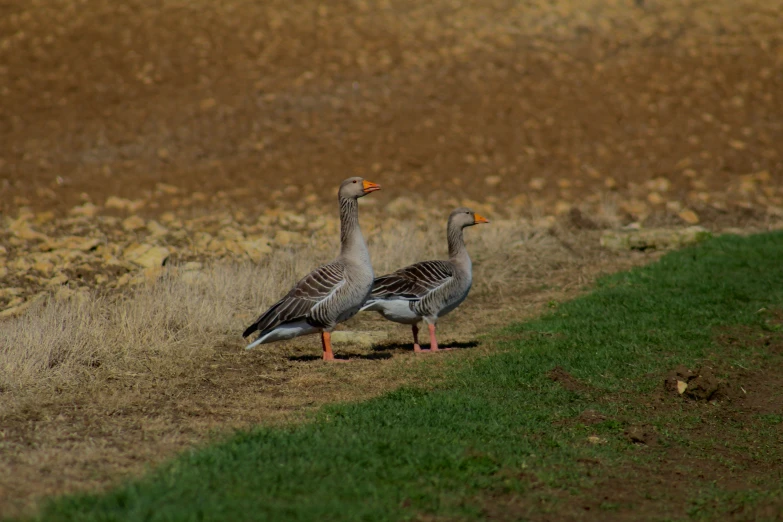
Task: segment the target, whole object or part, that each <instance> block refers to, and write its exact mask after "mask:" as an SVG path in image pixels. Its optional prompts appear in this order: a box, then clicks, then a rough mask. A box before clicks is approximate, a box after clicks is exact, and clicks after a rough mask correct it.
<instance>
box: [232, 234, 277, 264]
mask: <svg viewBox="0 0 783 522" xmlns="http://www.w3.org/2000/svg"><path fill="white" fill-rule="evenodd" d="M239 245H240V246H241V247H242V248H243V249H244V251H245V253H246V254H247V255H248V256H250V257H251V258H252V259H259V258H261V257H263V256H264V255H266V254H269V253H271V252H272V247H271V246H269V241H268V240H267V239H266V238H260V239H245V240H243V241H240V242H239Z"/></svg>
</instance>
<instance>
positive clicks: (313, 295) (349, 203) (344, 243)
mask: <svg viewBox="0 0 783 522" xmlns="http://www.w3.org/2000/svg"><path fill="white" fill-rule="evenodd" d="M380 188H381V187H380V186H379V185H377V184H375V183H373V182H371V181H366V180H363V179H362V178H360V177H354V178H348V179H346V180H345V181H343V182H342V183H341V184H340V189H339V190H338V192H337V196H338V200H339V202H340V255H339V256H337V259H335V260H334V261H332V262H331V263H327V264H325V265H322V266H320V267H318V268H316V269H315V270H313V271H312V272H310V273H309V274H307V275H306V276H305V277H304V278H303V279H302V280H300V281H299V282H298V283H296V285H295V286H294V287H293V288H292V289H291V291H290V292H288V294H286V295H285V297H283V298H282V299H280V300H279V301H278V302H277V303H275V304H274V305H272V307H271V308H269V310H267V311H266V312H264V313H263V314H261V316H260V317H259V318H258V319H257V320H256V321H255V322H254V323H253V324H252V325H250V326H249V327H248V328H247V329H246V330H245V332H244V333H243V334H242V335H243V337H248V336H250V335H252V334H253V333H255V332H260V333H259V335H258V338H256V340H255V341H253V342H252V343H250V344H249V345H247V347H246V348H247V349H248V350H250V349H252V348H255V347H256V346H258V345H261V344H265V343H271V342H274V341H280V340H284V339H292V338H294V337H298V336H300V335H308V334H313V333H318V332H320V333H321V345H322V347H323V360H324V361H334V360H335V359H334V353H333V352H332V342H331V332H332V330H333V329H334V327H335V325H337V324H338V323H341V322H343V321H346V320H348V319H350V318H351V317H353V316H354V315H355V314H356V313H357V312H358V311H359V309H360V308H361V307H362V304H364V302H365V301H366V299H367V297H368V296H369V294H370V290H371V289H372V283H373V277H374V275H373V271H372V264H371V263H370V253H369V251H368V250H367V244H366V243H365V242H364V237H363V236H362V231H361V228H359V205H358V201H357V200H358V199H359V198H360V197H362V196H365V195H367V194H369V193H370V192H374V191H376V190H380Z"/></svg>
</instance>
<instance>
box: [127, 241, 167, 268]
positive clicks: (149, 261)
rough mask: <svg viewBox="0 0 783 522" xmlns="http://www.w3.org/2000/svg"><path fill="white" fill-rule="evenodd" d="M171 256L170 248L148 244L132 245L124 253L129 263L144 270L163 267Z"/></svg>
mask: <svg viewBox="0 0 783 522" xmlns="http://www.w3.org/2000/svg"><path fill="white" fill-rule="evenodd" d="M169 255H170V252H169V249H168V248H166V247H160V246H152V245H148V244H142V245H139V244H134V245H131V246H130V247H128V248H127V249H126V250H125V252H124V253H123V257H124V258H125V259H126V260H127V261H130V262H131V263H134V264H136V265H139V266H140V267H142V268H152V267H156V266H163V264H164V263H165V262H166V260H167V259H168V258H169Z"/></svg>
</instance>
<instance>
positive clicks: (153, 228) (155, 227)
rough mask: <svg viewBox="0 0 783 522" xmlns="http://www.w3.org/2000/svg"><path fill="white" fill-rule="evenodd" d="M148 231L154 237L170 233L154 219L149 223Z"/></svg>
mask: <svg viewBox="0 0 783 522" xmlns="http://www.w3.org/2000/svg"><path fill="white" fill-rule="evenodd" d="M147 231H148V232H149V233H150V234H152V236H153V237H159V236H165V235H166V234H168V233H169V229H168V228H166V227H164V226H163V225H161V224H160V223H158V222H157V221H155V220H154V219H152V220H150V221H149V222H148V223H147Z"/></svg>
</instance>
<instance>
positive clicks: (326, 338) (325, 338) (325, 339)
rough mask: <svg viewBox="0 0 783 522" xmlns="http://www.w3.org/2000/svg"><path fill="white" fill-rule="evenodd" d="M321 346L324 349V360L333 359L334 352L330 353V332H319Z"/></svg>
mask: <svg viewBox="0 0 783 522" xmlns="http://www.w3.org/2000/svg"><path fill="white" fill-rule="evenodd" d="M321 346H322V347H323V349H324V361H334V353H332V334H331V333H329V332H321Z"/></svg>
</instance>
